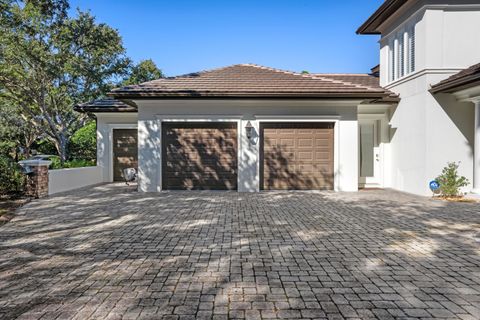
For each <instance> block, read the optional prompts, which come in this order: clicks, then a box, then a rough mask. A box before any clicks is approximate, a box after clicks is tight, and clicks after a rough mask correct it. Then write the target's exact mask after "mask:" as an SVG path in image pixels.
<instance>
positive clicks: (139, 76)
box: [123, 59, 163, 85]
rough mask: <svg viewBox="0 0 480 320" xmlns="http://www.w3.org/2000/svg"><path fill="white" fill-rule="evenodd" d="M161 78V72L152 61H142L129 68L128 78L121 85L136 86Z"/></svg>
mask: <svg viewBox="0 0 480 320" xmlns="http://www.w3.org/2000/svg"><path fill="white" fill-rule="evenodd" d="M162 77H163V73H162V71H161V70H160V69H158V68H157V66H156V65H155V62H153V60H151V59H148V60H142V61H140V62H139V63H138V64H137V65H135V66H133V67H132V68H131V70H130V74H129V76H128V77H127V78H126V79H125V80H124V81H123V85H132V84H138V83H142V82H147V81H151V80H155V79H160V78H162Z"/></svg>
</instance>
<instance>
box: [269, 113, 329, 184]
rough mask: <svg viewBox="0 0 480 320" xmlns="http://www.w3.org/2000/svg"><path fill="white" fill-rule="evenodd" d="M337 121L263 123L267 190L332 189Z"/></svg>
mask: <svg viewBox="0 0 480 320" xmlns="http://www.w3.org/2000/svg"><path fill="white" fill-rule="evenodd" d="M333 126H334V124H333V123H322V122H320V123H319V122H317V123H268V124H263V125H261V126H260V141H261V143H262V144H261V150H262V152H261V166H260V168H261V170H260V171H261V172H260V176H261V177H262V178H263V179H262V183H261V185H262V188H263V189H264V190H332V189H333V170H334V169H333V138H334V135H333V132H334V129H333Z"/></svg>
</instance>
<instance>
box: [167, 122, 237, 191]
mask: <svg viewBox="0 0 480 320" xmlns="http://www.w3.org/2000/svg"><path fill="white" fill-rule="evenodd" d="M162 131H163V132H162V137H163V141H162V146H163V147H162V150H163V151H162V158H163V159H162V167H163V168H162V180H163V181H162V188H163V189H182V190H185V189H207V190H236V189H237V125H236V123H230V122H228V123H224V122H222V123H191V122H190V123H163V124H162Z"/></svg>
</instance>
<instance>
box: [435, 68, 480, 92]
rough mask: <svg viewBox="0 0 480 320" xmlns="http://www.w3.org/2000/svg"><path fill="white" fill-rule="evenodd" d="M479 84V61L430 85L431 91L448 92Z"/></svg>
mask: <svg viewBox="0 0 480 320" xmlns="http://www.w3.org/2000/svg"><path fill="white" fill-rule="evenodd" d="M475 85H480V63H478V64H476V65H473V66H471V67H469V68H467V69H464V70H462V71H460V72H459V73H456V74H454V75H453V76H451V77H449V78H447V79H445V80H443V81H440V82H439V83H437V84H435V85H433V86H432V88H431V89H430V92H431V93H438V92H449V91H453V90H460V89H466V88H469V87H473V86H475Z"/></svg>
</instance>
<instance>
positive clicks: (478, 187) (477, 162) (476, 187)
mask: <svg viewBox="0 0 480 320" xmlns="http://www.w3.org/2000/svg"><path fill="white" fill-rule="evenodd" d="M474 103H475V145H474V148H475V149H474V150H473V154H474V155H473V192H474V193H478V194H480V99H479V100H475V101H474Z"/></svg>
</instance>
